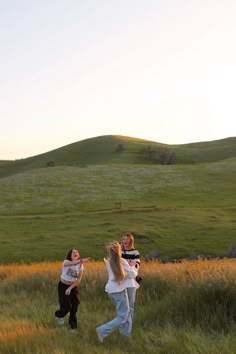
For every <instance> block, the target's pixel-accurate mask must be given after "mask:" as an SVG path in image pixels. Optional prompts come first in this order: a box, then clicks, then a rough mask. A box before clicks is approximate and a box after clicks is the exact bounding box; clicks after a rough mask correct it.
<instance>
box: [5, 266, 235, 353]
mask: <svg viewBox="0 0 236 354" xmlns="http://www.w3.org/2000/svg"><path fill="white" fill-rule="evenodd" d="M60 270H61V262H42V263H32V264H28V265H27V264H9V265H0V279H1V282H0V293H1V297H0V308H1V311H0V353H1V354H10V353H11V354H13V353H14V354H80V353H81V354H91V353H95V354H96V353H97V354H103V353H104V354H108V353H114V354H122V353H132V354H134V353H146V354H151V353H152V354H154V353H155V354H235V348H236V262H235V260H229V259H224V260H198V261H182V262H181V263H175V264H173V263H172V264H171V263H169V264H160V263H159V262H154V261H149V262H144V261H142V264H141V268H140V275H141V276H142V277H143V281H142V283H141V286H140V288H139V289H138V292H137V300H136V308H135V319H134V326H133V334H132V336H131V337H130V338H129V339H126V340H124V339H122V338H121V337H120V336H119V333H118V332H114V333H113V334H111V335H110V336H109V337H108V338H106V340H105V342H104V343H103V344H100V343H98V340H97V336H96V332H95V328H96V326H98V325H100V324H102V323H104V322H106V321H108V320H109V319H111V318H112V317H113V314H114V307H113V305H112V304H111V303H110V301H109V300H108V298H107V296H106V294H105V293H104V286H105V283H106V279H107V274H106V270H105V265H104V262H101V261H92V262H91V263H89V264H86V265H85V271H84V277H83V280H82V283H81V285H80V291H81V304H80V306H79V310H78V320H79V321H78V330H77V331H76V333H70V331H69V330H68V327H67V324H65V325H64V326H63V327H60V328H59V327H58V326H57V325H56V323H55V319H54V312H55V310H56V309H57V307H58V303H57V282H58V279H59V276H60ZM67 319H68V318H67Z"/></svg>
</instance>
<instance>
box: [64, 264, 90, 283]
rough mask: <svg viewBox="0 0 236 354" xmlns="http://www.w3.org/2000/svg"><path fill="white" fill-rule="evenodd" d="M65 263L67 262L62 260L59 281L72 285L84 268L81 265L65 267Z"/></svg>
mask: <svg viewBox="0 0 236 354" xmlns="http://www.w3.org/2000/svg"><path fill="white" fill-rule="evenodd" d="M65 262H68V261H67V260H64V262H63V266H62V272H61V279H62V280H65V281H69V282H71V283H73V282H74V281H75V280H76V279H77V278H78V275H79V272H80V271H81V270H84V266H83V265H82V264H81V263H79V264H77V265H74V266H65Z"/></svg>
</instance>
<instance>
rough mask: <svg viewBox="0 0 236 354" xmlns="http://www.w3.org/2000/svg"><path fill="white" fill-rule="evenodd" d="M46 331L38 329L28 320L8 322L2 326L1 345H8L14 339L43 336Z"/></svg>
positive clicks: (3, 322)
mask: <svg viewBox="0 0 236 354" xmlns="http://www.w3.org/2000/svg"><path fill="white" fill-rule="evenodd" d="M45 331H46V329H45V328H43V327H36V325H35V324H34V323H33V322H31V321H29V320H26V319H21V320H14V321H12V320H6V321H2V322H1V324H0V343H2V344H4V343H8V342H11V341H13V340H14V339H16V338H17V339H21V338H22V339H24V338H26V337H27V338H29V337H34V336H36V335H37V336H38V335H42V334H43V333H44V332H45Z"/></svg>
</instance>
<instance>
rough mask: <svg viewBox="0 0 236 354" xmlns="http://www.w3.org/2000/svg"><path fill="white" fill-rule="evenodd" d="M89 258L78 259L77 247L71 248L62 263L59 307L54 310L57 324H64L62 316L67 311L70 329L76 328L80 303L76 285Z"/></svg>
mask: <svg viewBox="0 0 236 354" xmlns="http://www.w3.org/2000/svg"><path fill="white" fill-rule="evenodd" d="M89 259H90V258H85V259H80V255H79V252H78V250H77V249H71V250H70V251H69V252H68V253H67V256H66V259H65V260H64V262H63V265H62V273H61V280H60V281H59V283H58V297H59V304H60V309H59V310H57V311H56V312H55V318H56V321H57V323H58V325H63V324H64V319H63V318H64V317H65V315H66V314H67V313H68V312H69V313H70V316H69V325H70V327H71V329H72V330H74V329H76V328H77V317H76V312H77V310H78V306H79V303H80V294H79V289H78V288H77V285H78V284H79V283H80V282H81V280H82V276H83V271H84V266H83V265H82V263H83V262H88V261H89Z"/></svg>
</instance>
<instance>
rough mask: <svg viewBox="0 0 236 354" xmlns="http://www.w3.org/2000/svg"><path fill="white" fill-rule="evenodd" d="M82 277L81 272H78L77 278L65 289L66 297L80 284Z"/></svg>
mask: <svg viewBox="0 0 236 354" xmlns="http://www.w3.org/2000/svg"><path fill="white" fill-rule="evenodd" d="M82 276H83V270H81V271H80V272H79V275H78V278H77V279H76V280H75V281H74V282H73V283H72V284H71V285H70V286H69V288H67V289H66V291H65V294H66V295H70V292H71V290H72V289H73V288H74V287H75V286H77V285H78V284H79V283H80V282H81V280H82Z"/></svg>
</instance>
